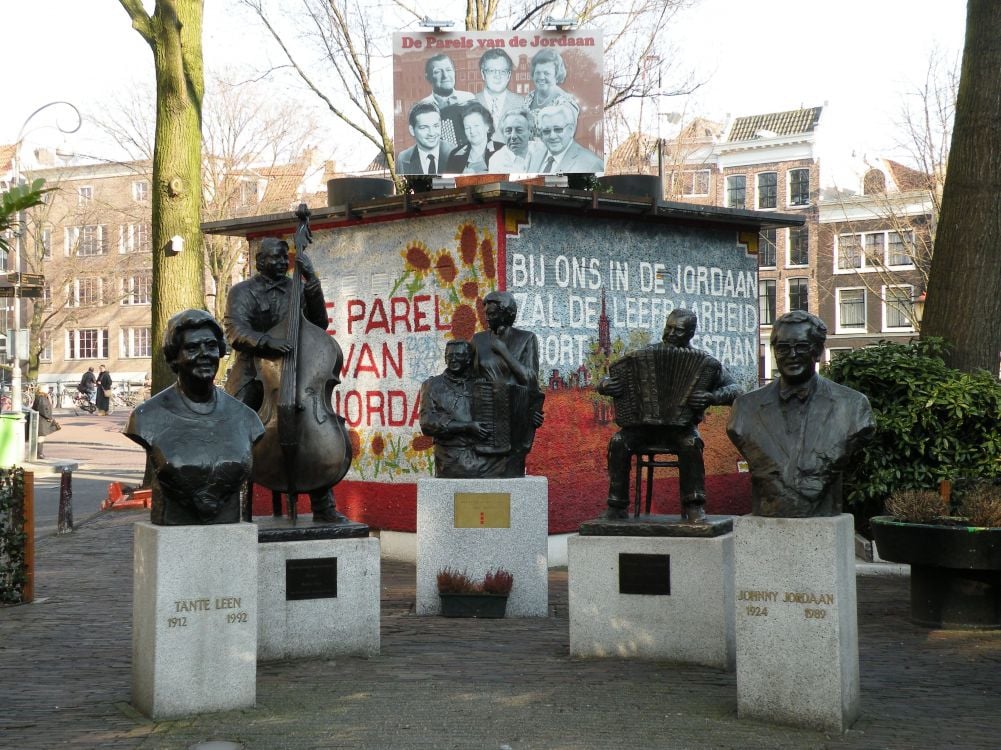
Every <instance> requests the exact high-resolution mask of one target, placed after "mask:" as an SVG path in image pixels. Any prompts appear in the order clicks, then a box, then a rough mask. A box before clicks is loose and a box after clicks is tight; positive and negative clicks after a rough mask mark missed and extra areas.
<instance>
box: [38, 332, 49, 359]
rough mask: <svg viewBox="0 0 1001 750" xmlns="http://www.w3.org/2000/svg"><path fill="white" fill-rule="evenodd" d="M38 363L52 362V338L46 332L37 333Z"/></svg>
mask: <svg viewBox="0 0 1001 750" xmlns="http://www.w3.org/2000/svg"><path fill="white" fill-rule="evenodd" d="M38 342H39V344H38V361H39V362H51V361H52V336H50V335H49V332H48V331H39V332H38Z"/></svg>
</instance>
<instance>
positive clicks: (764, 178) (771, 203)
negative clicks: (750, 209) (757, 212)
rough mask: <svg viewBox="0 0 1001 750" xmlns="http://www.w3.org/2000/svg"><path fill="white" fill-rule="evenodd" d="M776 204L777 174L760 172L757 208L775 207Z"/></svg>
mask: <svg viewBox="0 0 1001 750" xmlns="http://www.w3.org/2000/svg"><path fill="white" fill-rule="evenodd" d="M777 205H778V175H777V173H775V172H762V173H761V174H759V175H758V208H775V207H776V206H777Z"/></svg>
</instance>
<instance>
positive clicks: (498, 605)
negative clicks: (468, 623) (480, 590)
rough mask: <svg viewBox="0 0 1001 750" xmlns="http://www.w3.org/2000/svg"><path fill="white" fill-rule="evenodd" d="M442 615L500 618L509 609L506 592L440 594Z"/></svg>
mask: <svg viewBox="0 0 1001 750" xmlns="http://www.w3.org/2000/svg"><path fill="white" fill-rule="evenodd" d="M439 596H440V597H441V614H442V617H485V618H494V619H496V618H500V617H503V616H504V612H505V611H506V610H507V595H505V594H439Z"/></svg>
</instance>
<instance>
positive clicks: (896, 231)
mask: <svg viewBox="0 0 1001 750" xmlns="http://www.w3.org/2000/svg"><path fill="white" fill-rule="evenodd" d="M892 234H896V235H900V236H901V237H903V238H904V247H907V245H908V242H909V243H910V246H911V247H914V230H913V229H888V230H886V239H885V240H884V241H883V247H884V248H885V249H886V257H885V259H884V260H885V261H886V267H887V268H888V269H890V270H891V271H908V270H911V269H913V268H914V266H915V263H914V258H910V263H903V264H900V263H897V264H895V265H891V264H890V235H892ZM908 234H909V235H910V238H909V239H908V238H907V235H908Z"/></svg>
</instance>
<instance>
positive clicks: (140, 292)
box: [121, 269, 153, 307]
mask: <svg viewBox="0 0 1001 750" xmlns="http://www.w3.org/2000/svg"><path fill="white" fill-rule="evenodd" d="M140 279H143V280H146V279H148V283H147V282H146V281H139V280H140ZM137 281H138V282H139V283H136V282H137ZM142 287H145V289H144V288H142ZM152 303H153V271H152V270H151V269H150V270H145V271H139V272H130V273H129V274H128V275H126V276H123V277H122V301H121V304H122V305H123V306H128V307H136V306H139V305H150V304H152Z"/></svg>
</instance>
